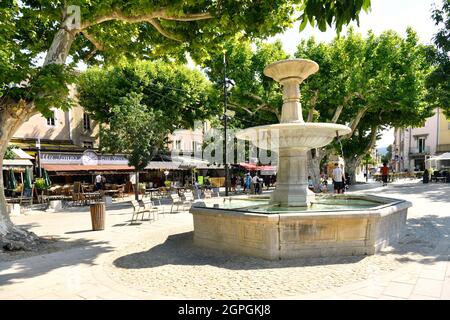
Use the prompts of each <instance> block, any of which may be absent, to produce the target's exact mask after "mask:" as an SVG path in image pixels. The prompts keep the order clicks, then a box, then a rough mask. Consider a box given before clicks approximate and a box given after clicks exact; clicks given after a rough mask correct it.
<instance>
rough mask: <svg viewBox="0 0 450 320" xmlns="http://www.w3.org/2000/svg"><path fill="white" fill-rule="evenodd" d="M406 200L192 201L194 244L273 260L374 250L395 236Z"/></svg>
mask: <svg viewBox="0 0 450 320" xmlns="http://www.w3.org/2000/svg"><path fill="white" fill-rule="evenodd" d="M342 202H346V204H342ZM200 204H201V203H200ZM410 206H411V203H410V202H408V201H404V200H398V199H392V198H385V197H379V196H373V195H351V196H348V195H334V196H328V197H323V196H317V197H316V199H315V202H314V203H312V205H311V206H310V207H306V208H305V207H300V208H295V207H280V206H276V205H271V204H270V199H269V198H260V197H253V198H249V197H247V198H242V199H240V200H237V199H231V201H230V200H226V201H225V202H224V203H223V202H222V203H207V204H205V203H203V205H199V204H197V205H196V206H194V207H192V209H191V213H192V214H193V218H194V242H195V244H196V245H199V246H203V247H208V248H213V249H219V250H224V251H229V252H233V253H238V254H244V255H249V256H254V257H259V258H265V259H270V260H277V259H286V258H297V257H325V256H340V255H343V256H348V255H369V254H374V253H376V252H378V251H380V250H382V249H383V248H385V247H386V246H388V245H390V244H392V243H395V242H396V241H397V240H398V238H399V236H400V234H401V232H402V231H403V229H404V227H405V223H406V217H407V210H408V208H409V207H410Z"/></svg>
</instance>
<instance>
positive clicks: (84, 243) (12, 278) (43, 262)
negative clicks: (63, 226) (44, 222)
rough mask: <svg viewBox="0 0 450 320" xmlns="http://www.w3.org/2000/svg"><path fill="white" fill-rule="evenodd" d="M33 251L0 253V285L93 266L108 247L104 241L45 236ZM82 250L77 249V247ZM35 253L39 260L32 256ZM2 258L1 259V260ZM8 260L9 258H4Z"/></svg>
mask: <svg viewBox="0 0 450 320" xmlns="http://www.w3.org/2000/svg"><path fill="white" fill-rule="evenodd" d="M43 239H45V240H47V241H45V243H44V244H43V245H42V247H40V249H39V250H37V251H25V252H24V251H21V252H6V253H5V252H0V254H1V255H0V286H3V285H7V284H11V283H15V282H18V281H21V280H23V279H30V278H34V277H37V276H40V275H43V274H46V273H48V272H50V271H52V270H56V269H59V268H63V267H67V266H74V265H79V264H87V265H94V264H95V263H94V260H95V259H96V258H97V257H98V256H99V255H100V254H102V253H106V252H109V251H111V250H112V247H110V246H107V245H106V244H107V243H108V242H106V241H93V240H88V239H77V240H70V241H68V238H61V237H54V236H51V237H50V236H47V237H43ZM81 247H82V248H83V250H79V249H80V248H81ZM77 249H78V250H77ZM36 256H39V257H40V258H41V259H36ZM2 258H3V260H6V261H4V262H1V261H2ZM8 260H10V261H8ZM2 270H3V271H2Z"/></svg>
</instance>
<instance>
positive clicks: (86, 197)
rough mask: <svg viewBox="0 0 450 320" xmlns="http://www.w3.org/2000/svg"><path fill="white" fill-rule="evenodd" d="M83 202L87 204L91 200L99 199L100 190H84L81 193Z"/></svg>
mask: <svg viewBox="0 0 450 320" xmlns="http://www.w3.org/2000/svg"><path fill="white" fill-rule="evenodd" d="M83 196H84V201H85V204H89V203H91V202H92V201H97V200H100V192H86V193H83Z"/></svg>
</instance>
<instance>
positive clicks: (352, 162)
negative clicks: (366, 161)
mask: <svg viewBox="0 0 450 320" xmlns="http://www.w3.org/2000/svg"><path fill="white" fill-rule="evenodd" d="M361 159H362V156H359V157H352V158H345V159H344V160H345V172H346V173H348V174H349V175H350V183H351V184H355V183H356V174H355V173H356V168H357V167H359V165H360V163H361Z"/></svg>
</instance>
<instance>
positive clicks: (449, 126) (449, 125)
mask: <svg viewBox="0 0 450 320" xmlns="http://www.w3.org/2000/svg"><path fill="white" fill-rule="evenodd" d="M448 130H450V121H449V122H448Z"/></svg>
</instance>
